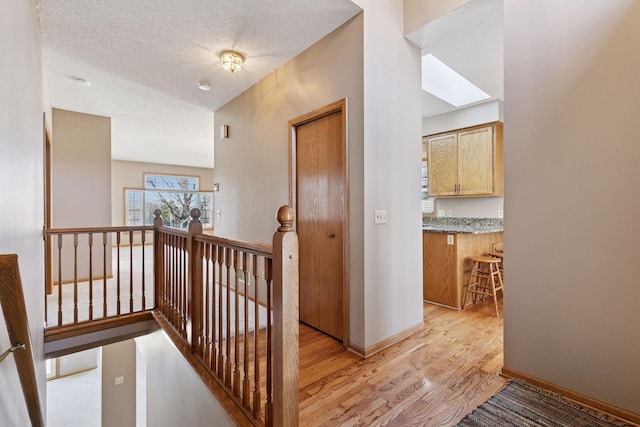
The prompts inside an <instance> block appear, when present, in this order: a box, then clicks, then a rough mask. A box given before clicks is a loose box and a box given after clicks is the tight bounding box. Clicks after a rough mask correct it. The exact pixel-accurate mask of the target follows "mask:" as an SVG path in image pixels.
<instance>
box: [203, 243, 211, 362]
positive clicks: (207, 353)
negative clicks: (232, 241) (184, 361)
mask: <svg viewBox="0 0 640 427" xmlns="http://www.w3.org/2000/svg"><path fill="white" fill-rule="evenodd" d="M202 245H203V247H204V262H205V269H204V317H203V322H204V330H203V335H202V337H201V339H202V342H203V345H204V348H203V354H202V359H203V361H204V365H205V366H207V367H208V368H209V369H211V339H210V338H209V333H210V329H209V325H210V321H211V317H210V305H209V303H210V301H211V299H210V298H211V296H210V293H211V292H210V291H209V286H210V280H209V274H210V273H209V262H210V261H211V246H210V245H209V244H204V243H203V244H202Z"/></svg>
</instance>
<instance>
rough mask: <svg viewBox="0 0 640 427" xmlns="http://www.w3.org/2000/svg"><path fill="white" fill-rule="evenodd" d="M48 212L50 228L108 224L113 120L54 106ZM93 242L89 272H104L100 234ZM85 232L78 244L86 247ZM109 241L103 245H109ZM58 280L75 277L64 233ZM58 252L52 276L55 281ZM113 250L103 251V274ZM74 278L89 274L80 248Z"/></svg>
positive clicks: (70, 247)
mask: <svg viewBox="0 0 640 427" xmlns="http://www.w3.org/2000/svg"><path fill="white" fill-rule="evenodd" d="M51 157H52V173H51V183H52V188H51V195H52V196H51V211H52V224H53V227H54V228H66V227H108V226H110V225H111V119H110V118H109V117H100V116H94V115H91V114H82V113H76V112H73V111H66V110H60V109H55V108H54V109H53V141H52V156H51ZM96 240H98V241H97V242H94V245H95V249H96V250H97V251H98V253H96V254H94V256H93V261H92V263H93V271H94V272H97V273H96V274H97V275H98V276H97V277H99V276H102V271H103V267H102V239H101V238H96ZM88 245H89V242H88V239H87V237H86V236H81V237H80V238H79V242H78V247H79V248H87V247H88ZM110 246H111V243H110V241H109V242H107V247H110ZM62 253H63V256H62V259H63V265H62V280H63V282H66V281H69V280H72V279H73V275H74V269H73V236H71V235H69V236H65V237H64V238H63V248H62ZM57 265H58V262H57V252H56V251H54V257H53V266H54V268H53V279H54V281H56V282H57V281H58V271H57ZM110 271H111V251H107V274H109V272H110ZM77 274H78V278H79V279H87V278H88V277H89V256H88V251H86V250H81V249H79V250H78V271H77Z"/></svg>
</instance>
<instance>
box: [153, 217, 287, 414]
mask: <svg viewBox="0 0 640 427" xmlns="http://www.w3.org/2000/svg"><path fill="white" fill-rule="evenodd" d="M155 214H156V221H155V227H156V231H155V235H154V244H155V245H156V247H155V256H156V259H155V261H154V265H155V266H156V271H155V272H156V274H155V286H156V290H155V295H156V304H155V306H156V315H158V316H159V317H160V318H161V319H162V321H161V324H162V327H163V328H165V327H166V326H169V325H170V327H171V333H170V336H171V337H172V339H173V340H174V341H176V345H177V346H178V347H180V348H182V349H183V350H182V351H183V352H185V351H187V350H186V349H188V352H185V357H187V359H189V360H193V359H194V358H195V360H196V361H198V365H199V366H200V367H201V368H204V370H205V372H206V373H207V376H206V378H205V377H204V376H203V379H204V380H205V382H207V383H210V381H211V380H215V382H217V383H218V384H219V385H220V386H221V387H222V388H223V389H224V390H225V392H226V393H227V395H228V396H229V397H230V398H231V399H232V400H233V401H234V402H235V403H236V405H237V409H240V410H241V411H242V412H243V413H244V414H245V416H247V417H248V419H250V420H251V423H252V424H254V425H265V426H266V427H271V426H274V425H276V426H281V427H295V426H297V425H298V422H299V417H298V392H299V387H298V238H297V235H296V233H295V232H293V211H292V210H291V208H289V207H288V206H283V207H282V208H280V210H279V211H278V214H277V219H278V222H279V223H280V226H279V227H278V229H277V231H276V233H275V234H274V235H273V245H268V244H258V243H251V242H244V241H237V240H230V239H226V238H221V237H216V236H211V235H204V234H202V228H201V223H200V221H199V216H200V211H199V210H198V209H193V210H192V211H191V216H192V221H191V223H190V225H189V231H188V232H187V233H186V234H185V233H183V232H180V233H176V231H175V230H170V229H167V228H165V227H163V226H162V224H161V222H160V218H158V216H159V212H155ZM160 266H161V268H158V267H160ZM259 284H260V285H261V286H263V287H262V289H263V290H264V295H263V296H261V295H260V292H259ZM249 300H251V301H252V302H249ZM262 304H264V306H262ZM260 306H262V307H261V308H260ZM260 310H264V316H265V317H266V319H263V320H260V317H261V315H260V314H259V312H260ZM240 312H242V316H240V315H239V313H240ZM250 312H251V313H252V314H251V316H252V319H251V320H250V318H249V316H250V314H249V313H250ZM264 358H266V360H265V359H264ZM201 375H202V374H201ZM263 393H266V395H265V394H263Z"/></svg>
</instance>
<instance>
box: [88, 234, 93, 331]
mask: <svg viewBox="0 0 640 427" xmlns="http://www.w3.org/2000/svg"><path fill="white" fill-rule="evenodd" d="M89 320H93V233H89Z"/></svg>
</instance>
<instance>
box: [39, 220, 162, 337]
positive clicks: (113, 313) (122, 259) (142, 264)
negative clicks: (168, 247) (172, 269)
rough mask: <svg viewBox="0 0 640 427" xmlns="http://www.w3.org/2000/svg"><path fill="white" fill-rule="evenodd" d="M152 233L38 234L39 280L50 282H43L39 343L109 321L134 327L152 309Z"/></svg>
mask: <svg viewBox="0 0 640 427" xmlns="http://www.w3.org/2000/svg"><path fill="white" fill-rule="evenodd" d="M152 232H153V226H136V227H86V228H58V229H45V230H44V238H45V245H46V246H45V247H46V248H47V249H46V250H47V256H46V257H45V263H46V265H45V271H46V272H49V274H47V275H46V276H45V279H47V278H48V280H52V281H53V282H51V283H45V289H46V292H45V322H46V325H47V326H46V334H45V340H47V339H50V338H55V337H57V336H62V335H64V334H69V333H73V332H74V331H77V332H79V333H82V332H83V331H86V330H87V328H88V327H90V326H92V325H94V326H95V325H98V324H102V325H104V326H105V327H108V326H109V319H111V320H117V319H119V320H123V319H124V318H125V317H128V318H130V319H131V321H132V322H134V321H136V320H138V319H141V318H143V316H139V315H138V314H143V313H144V312H145V311H149V312H150V311H151V310H153V308H154V307H153V298H154V297H153V290H154V288H153V268H152V266H151V265H148V264H150V263H151V262H152V258H153V250H152V249H151V247H148V246H149V243H152V242H151V240H150V235H151V233H152ZM145 258H148V259H146V260H145ZM52 260H53V261H52ZM149 316H150V314H149Z"/></svg>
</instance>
